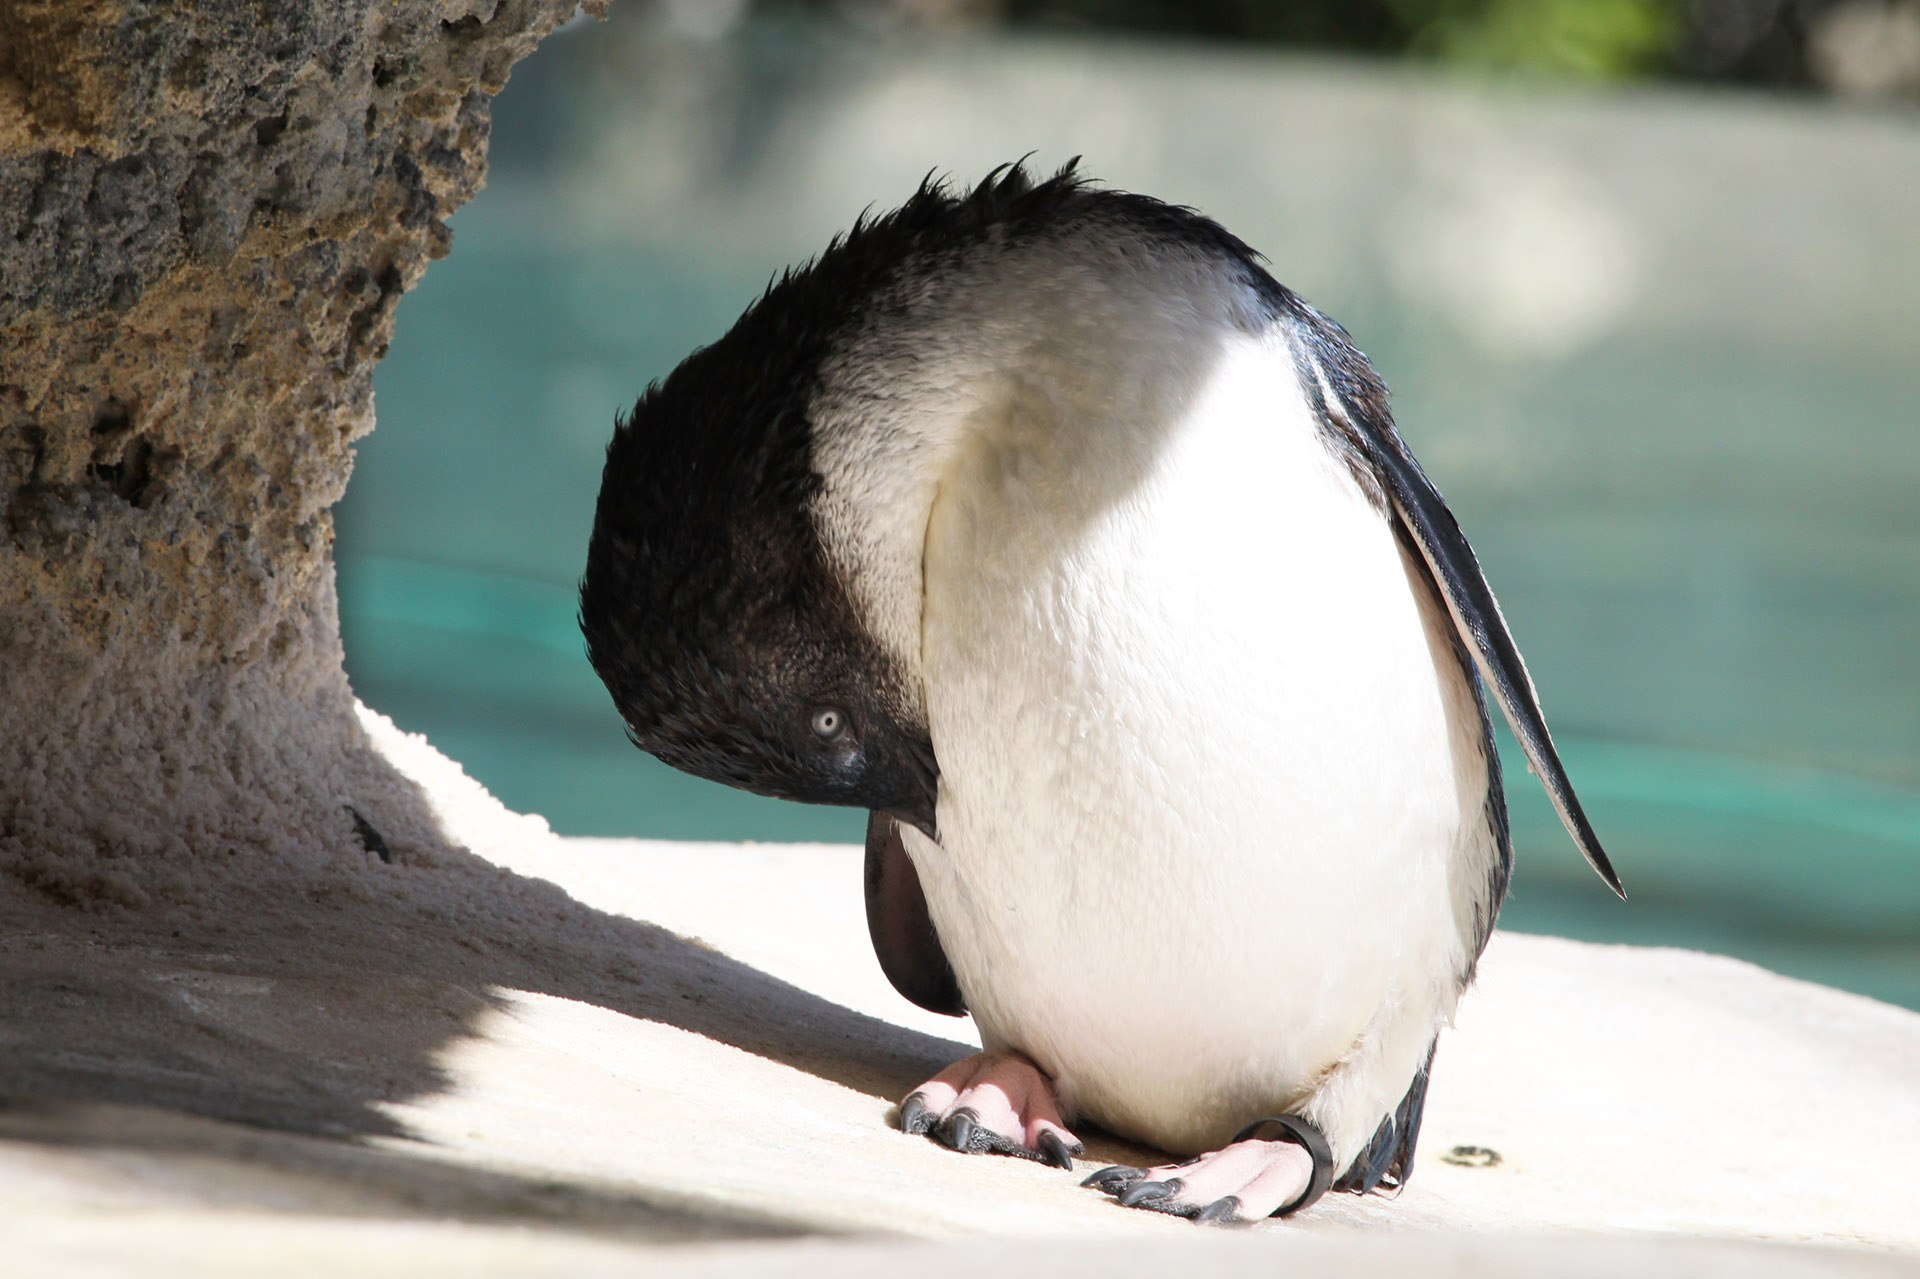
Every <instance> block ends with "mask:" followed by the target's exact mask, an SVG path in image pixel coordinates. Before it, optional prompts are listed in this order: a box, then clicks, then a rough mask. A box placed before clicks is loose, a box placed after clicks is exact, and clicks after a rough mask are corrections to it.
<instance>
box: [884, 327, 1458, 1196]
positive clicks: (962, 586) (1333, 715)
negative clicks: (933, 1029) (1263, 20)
mask: <svg viewBox="0 0 1920 1279" xmlns="http://www.w3.org/2000/svg"><path fill="white" fill-rule="evenodd" d="M1201 388H1202V389H1201V391H1200V394H1198V395H1197V396H1195V397H1193V398H1191V399H1188V400H1186V401H1185V402H1184V403H1183V404H1182V407H1181V410H1180V411H1179V412H1178V414H1177V416H1174V417H1172V418H1170V419H1169V420H1165V421H1120V422H1108V423H1100V424H1097V429H1094V428H1090V427H1087V426H1085V425H1084V424H1082V425H1081V426H1080V428H1078V429H1077V430H1076V429H1072V428H1071V427H1070V426H1063V424H1062V423H1061V422H1060V421H1058V420H1049V419H1048V417H1047V415H1046V414H1045V413H1039V414H1035V413H1034V412H1033V409H1032V407H1031V406H1028V408H1027V409H1025V410H1023V413H1024V414H1026V416H1022V417H1019V418H1016V417H1015V416H1014V415H1012V414H1009V415H1007V417H1006V418H1005V420H1002V421H998V422H995V423H992V424H989V426H988V428H987V429H983V430H982V431H980V432H979V433H978V435H977V436H976V444H975V446H974V447H972V448H971V449H970V450H969V451H968V452H967V453H966V454H965V455H964V456H963V457H962V458H961V460H960V461H959V463H958V464H957V465H956V466H955V467H954V468H953V469H952V470H951V471H950V472H949V473H948V474H947V475H946V476H944V477H943V479H942V481H941V488H940V497H939V499H938V501H937V502H936V504H935V506H934V510H933V515H932V519H931V521H930V524H929V528H928V534H927V542H926V557H925V579H924V580H925V591H926V594H925V612H924V616H923V629H922V644H923V651H922V659H923V662H924V666H925V673H926V688H927V698H928V703H927V711H928V716H929V722H930V725H931V730H932V737H933V743H934V748H935V752H936V754H937V755H938V757H939V760H940V765H941V787H940V801H939V810H938V811H939V826H940V832H941V844H940V845H939V846H937V847H936V846H934V845H933V844H931V843H930V842H928V841H925V840H922V839H919V838H918V837H917V836H915V837H914V839H913V840H912V841H910V848H911V851H912V852H913V854H914V857H915V861H916V863H917V864H918V866H919V869H920V874H921V878H922V882H923V884H924V885H925V888H926V892H927V897H928V904H929V906H930V908H931V911H932V914H933V917H934V920H935V923H936V926H937V927H938V929H939V932H940V936H941V939H942V942H943V944H944V945H945V948H946V950H947V953H948V955H949V957H950V959H951V960H952V962H953V966H954V969H955V971H956V973H957V974H958V976H959V978H960V982H961V985H962V987H963V989H964V990H965V992H966V995H967V1000H968V1004H969V1006H970V1008H971V1009H972V1011H973V1014H974V1016H975V1018H976V1019H977V1020H978V1022H979V1025H980V1029H981V1034H982V1036H983V1038H984V1040H985V1042H986V1043H987V1044H988V1045H989V1046H990V1047H1012V1048H1018V1049H1020V1050H1022V1051H1024V1052H1026V1053H1028V1054H1029V1055H1031V1056H1032V1057H1033V1058H1034V1059H1035V1060H1036V1061H1037V1062H1038V1063H1039V1064H1040V1065H1041V1066H1042V1067H1043V1068H1045V1069H1046V1070H1048V1071H1049V1072H1050V1073H1051V1074H1052V1075H1053V1077H1054V1079H1055V1080H1056V1082H1057V1083H1058V1084H1059V1085H1060V1087H1061V1090H1062V1095H1063V1098H1064V1100H1065V1101H1066V1103H1067V1104H1068V1105H1069V1106H1070V1107H1071V1108H1073V1109H1075V1110H1076V1111H1077V1112H1079V1113H1081V1114H1085V1115H1088V1116H1090V1117H1092V1118H1094V1119H1096V1120H1098V1121H1099V1122H1101V1123H1103V1124H1105V1125H1106V1126H1108V1127H1110V1128H1112V1129H1113V1130H1114V1131H1116V1132H1120V1133H1123V1134H1127V1135H1131V1136H1136V1137H1139V1138H1142V1139H1145V1140H1148V1141H1151V1142H1153V1143H1155V1144H1157V1145H1160V1146H1162V1147H1165V1148H1168V1149H1171V1150H1175V1151H1197V1150H1202V1149H1207V1148H1211V1147H1214V1146H1217V1145H1218V1144H1219V1143H1220V1142H1222V1141H1223V1140H1224V1139H1225V1138H1226V1137H1227V1136H1229V1135H1230V1134H1231V1133H1232V1131H1233V1130H1234V1129H1236V1128H1237V1127H1239V1126H1240V1125H1241V1124H1244V1123H1246V1122H1248V1121H1250V1120H1252V1119H1255V1118H1258V1117H1259V1116H1261V1115H1265V1114H1270V1113H1273V1112H1274V1111H1275V1110H1277V1109H1281V1108H1295V1109H1297V1108H1300V1107H1301V1105H1302V1103H1303V1102H1305V1103H1308V1104H1307V1106H1306V1109H1307V1113H1310V1114H1313V1115H1314V1117H1315V1118H1316V1119H1317V1120H1318V1121H1319V1122H1320V1123H1321V1125H1322V1126H1323V1127H1324V1128H1326V1129H1327V1131H1328V1135H1329V1138H1330V1139H1331V1140H1332V1141H1333V1144H1334V1149H1335V1155H1336V1159H1337V1160H1340V1161H1342V1162H1344V1161H1345V1160H1346V1159H1348V1158H1350V1157H1351V1156H1352V1155H1354V1154H1355V1153H1356V1152H1357V1151H1358V1150H1359V1148H1360V1147H1361V1146H1362V1145H1364V1143H1365V1141H1366V1140H1367V1138H1369V1137H1370V1136H1371V1135H1372V1132H1373V1129H1374V1127H1375V1126H1377V1124H1378V1123H1379V1121H1380V1119H1381V1117H1382V1116H1383V1115H1384V1114H1386V1113H1387V1112H1389V1111H1390V1110H1391V1109H1392V1108H1393V1106H1394V1105H1395V1104H1396V1103H1397V1102H1398V1101H1399V1099H1400V1097H1401V1095H1402V1094H1403V1093H1404V1092H1405V1090H1406V1088H1407V1085H1408V1083H1409V1081H1410V1080H1411V1078H1412V1076H1413V1073H1414V1071H1415V1070H1416V1069H1417V1068H1418V1066H1419V1065H1420V1063H1421V1061H1423V1060H1424V1058H1425V1054H1426V1051H1427V1047H1428V1045H1429V1043H1430V1042H1431V1039H1432V1036H1433V1034H1434V1032H1435V1031H1436V1030H1437V1029H1438V1027H1439V1026H1440V1024H1442V1023H1443V1022H1444V1021H1445V1020H1446V1019H1447V1018H1448V1017H1449V1016H1450V1015H1451V1013H1452V1010H1453V1005H1454V1001H1455V999H1456V998H1457V996H1458V993H1459V990H1460V987H1461V985H1462V984H1463V982H1464V980H1465V974H1466V973H1467V972H1468V971H1469V969H1470V967H1471V962H1472V958H1473V954H1472V947H1473V942H1474V928H1475V911H1476V909H1477V908H1484V905H1485V896H1486V883H1487V878H1488V874H1489V872H1490V868H1491V866H1492V863H1493V860H1494V857H1495V855H1496V854H1495V846H1494V837H1493V834H1492V832H1491V830H1490V829H1489V827H1488V816H1487V812H1486V797H1487V773H1486V761H1485V759H1484V758H1483V755H1482V746H1481V730H1480V726H1479V719H1478V712H1477V710H1476V707H1475V705H1474V699H1473V692H1472V689H1471V686H1470V685H1469V683H1468V682H1467V677H1466V676H1465V675H1464V674H1463V672H1462V671H1461V669H1460V666H1459V663H1458V661H1457V660H1456V659H1455V657H1454V655H1453V653H1452V651H1451V649H1450V643H1451V641H1450V639H1449V635H1450V626H1449V624H1448V623H1447V621H1446V619H1445V617H1444V614H1443V613H1442V611H1441V608H1440V606H1439V604H1438V602H1437V601H1435V600H1433V599H1431V598H1429V597H1427V596H1426V593H1425V591H1424V589H1423V588H1420V587H1417V586H1416V585H1415V583H1416V581H1417V580H1418V579H1417V578H1416V577H1415V575H1414V574H1413V573H1412V571H1411V569H1410V567H1409V565H1408V563H1407V562H1406V561H1405V560H1404V559H1403V556H1402V553H1401V550H1400V548H1399V545H1398V543H1397V542H1396V540H1395V538H1394V536H1393V534H1392V531H1391V526H1390V524H1389V522H1388V519H1387V517H1386V516H1384V515H1383V514H1381V513H1380V512H1378V511H1377V510H1375V509H1373V508H1372V507H1371V506H1369V505H1368V504H1367V503H1366V501H1365V500H1364V499H1363V498H1362V496H1361V494H1360V492H1359V490H1358V488H1357V487H1356V486H1355V484H1354V482H1353V480H1352V478H1351V477H1350V476H1349V475H1348V474H1347V473H1346V472H1345V471H1344V469H1342V467H1341V465H1340V464H1339V463H1338V462H1337V461H1335V460H1334V459H1333V458H1332V457H1331V456H1330V455H1329V454H1328V453H1327V451H1326V449H1325V448H1324V446H1323V445H1322V444H1321V443H1320V441H1319V440H1318V438H1317V437H1316V436H1315V433H1314V431H1315V428H1314V425H1313V423H1312V420H1311V418H1310V415H1309V412H1308V409H1307V407H1306V405H1305V404H1304V402H1303V400H1302V398H1301V396H1300V394H1299V391H1298V388H1297V384H1296V382H1295V379H1294V375H1293V370H1292V366H1291V363H1290V361H1289V360H1288V357H1287V355H1286V352H1285V351H1284V349H1282V348H1280V347H1278V346H1277V345H1270V344H1265V343H1261V342H1258V341H1256V340H1254V339H1251V338H1248V339H1245V340H1244V342H1241V343H1238V344H1235V345H1232V346H1231V347H1230V348H1229V349H1228V350H1227V351H1226V353H1225V354H1224V355H1223V356H1222V358H1221V359H1220V360H1219V362H1218V363H1217V364H1216V365H1215V366H1213V367H1212V368H1211V370H1210V371H1209V372H1208V374H1207V375H1206V376H1205V378H1204V379H1203V380H1202V382H1201Z"/></svg>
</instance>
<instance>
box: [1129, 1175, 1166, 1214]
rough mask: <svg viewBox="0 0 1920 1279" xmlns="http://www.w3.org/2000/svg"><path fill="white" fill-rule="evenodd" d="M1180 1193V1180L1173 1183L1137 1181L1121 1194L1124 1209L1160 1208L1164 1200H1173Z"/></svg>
mask: <svg viewBox="0 0 1920 1279" xmlns="http://www.w3.org/2000/svg"><path fill="white" fill-rule="evenodd" d="M1179 1193H1180V1179H1179V1178H1178V1177H1175V1178H1173V1179H1172V1180H1171V1181H1136V1182H1134V1183H1133V1184H1132V1185H1131V1186H1128V1187H1127V1188H1126V1189H1125V1190H1123V1191H1121V1192H1120V1206H1121V1207H1122V1208H1144V1207H1156V1208H1157V1207H1159V1206H1160V1201H1161V1200H1162V1199H1171V1198H1173V1197H1174V1196H1175V1195H1177V1194H1179Z"/></svg>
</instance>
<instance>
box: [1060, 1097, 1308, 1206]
mask: <svg viewBox="0 0 1920 1279" xmlns="http://www.w3.org/2000/svg"><path fill="white" fill-rule="evenodd" d="M1332 1181H1333V1155H1332V1152H1331V1151H1329V1150H1328V1148H1327V1139H1326V1138H1325V1137H1324V1136H1322V1135H1321V1133H1320V1130H1319V1129H1318V1128H1316V1127H1314V1125H1313V1124H1311V1123H1309V1122H1308V1121H1307V1120H1305V1119H1302V1118H1300V1117H1299V1116H1298V1115H1280V1116H1275V1117H1273V1118H1271V1119H1262V1120H1260V1121H1258V1122H1257V1123H1253V1124H1249V1125H1248V1126H1247V1127H1246V1128H1243V1129H1241V1131H1240V1133H1239V1135H1238V1136H1236V1137H1235V1138H1234V1139H1233V1141H1232V1142H1231V1143H1230V1144H1229V1145H1227V1146H1226V1147H1225V1148H1224V1149H1221V1150H1216V1151H1213V1152H1212V1153H1210V1154H1205V1155H1199V1156H1197V1157H1195V1158H1193V1159H1188V1160H1185V1161H1184V1162H1181V1163H1177V1164H1161V1165H1159V1166H1157V1167H1153V1168H1128V1167H1124V1166H1116V1167H1112V1168H1102V1169H1101V1170H1100V1171H1098V1172H1096V1173H1094V1174H1093V1175H1092V1176H1091V1177H1088V1178H1087V1179H1086V1180H1085V1181H1083V1182H1081V1183H1080V1184H1081V1185H1083V1186H1092V1187H1093V1188H1094V1189H1096V1190H1098V1191H1100V1192H1102V1193H1103V1194H1108V1195H1112V1196H1113V1197H1114V1198H1115V1199H1116V1200H1118V1201H1119V1202H1120V1205H1121V1207H1123V1208H1146V1209H1149V1210H1151V1211H1153V1212H1167V1213H1172V1214H1174V1215H1175V1216H1178V1217H1191V1218H1192V1219H1193V1220H1195V1221H1197V1222H1200V1223H1202V1224H1214V1223H1219V1224H1223V1225H1224V1224H1227V1223H1230V1222H1240V1221H1255V1220H1258V1219H1259V1218H1261V1217H1286V1216H1291V1215H1292V1214H1293V1213H1296V1212H1299V1211H1300V1210H1301V1209H1302V1208H1305V1207H1307V1206H1308V1205H1309V1204H1311V1203H1313V1202H1314V1201H1315V1200H1317V1199H1319V1198H1320V1196H1321V1195H1323V1194H1325V1193H1326V1190H1327V1187H1328V1185H1330V1184H1331V1183H1332Z"/></svg>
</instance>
